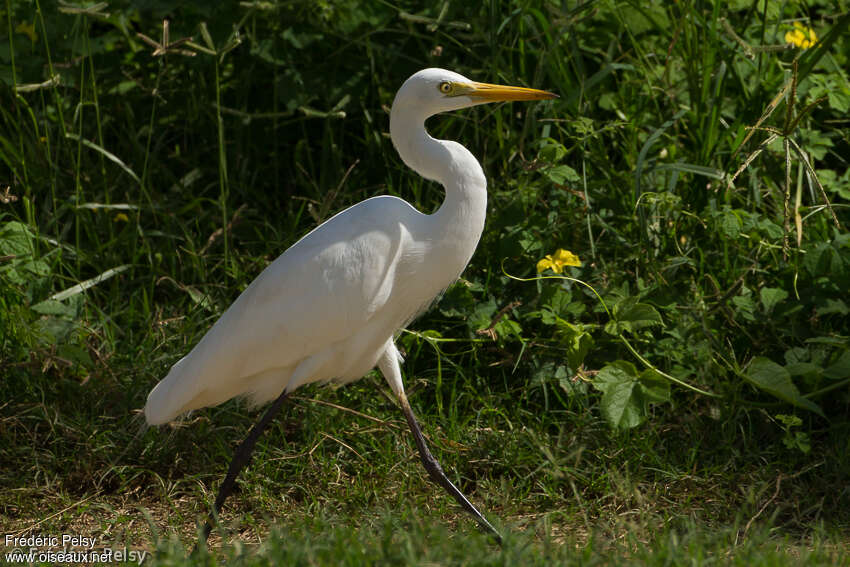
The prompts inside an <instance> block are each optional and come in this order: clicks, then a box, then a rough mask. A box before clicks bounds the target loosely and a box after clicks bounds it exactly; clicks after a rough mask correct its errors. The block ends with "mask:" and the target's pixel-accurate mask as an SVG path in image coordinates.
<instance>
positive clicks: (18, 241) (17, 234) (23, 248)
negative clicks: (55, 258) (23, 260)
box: [0, 221, 33, 256]
mask: <svg viewBox="0 0 850 567" xmlns="http://www.w3.org/2000/svg"><path fill="white" fill-rule="evenodd" d="M32 252H33V233H32V230H31V229H30V227H28V226H27V225H25V224H24V223H22V222H18V221H11V222H7V223H4V224H3V225H2V226H0V255H2V256H6V255H11V254H14V255H15V256H26V255H29V254H32Z"/></svg>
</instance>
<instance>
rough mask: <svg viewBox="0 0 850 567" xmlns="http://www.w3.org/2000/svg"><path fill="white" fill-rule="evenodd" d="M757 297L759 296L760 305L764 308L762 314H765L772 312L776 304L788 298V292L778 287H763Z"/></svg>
mask: <svg viewBox="0 0 850 567" xmlns="http://www.w3.org/2000/svg"><path fill="white" fill-rule="evenodd" d="M759 295H760V296H761V304H762V306H763V307H764V312H765V313H767V314H770V312H771V311H773V308H774V307H776V304H778V303H781V302H783V301H785V300H786V299H787V298H788V292H787V291H785V290H784V289H780V288H778V287H763V288H761V291H760V292H759Z"/></svg>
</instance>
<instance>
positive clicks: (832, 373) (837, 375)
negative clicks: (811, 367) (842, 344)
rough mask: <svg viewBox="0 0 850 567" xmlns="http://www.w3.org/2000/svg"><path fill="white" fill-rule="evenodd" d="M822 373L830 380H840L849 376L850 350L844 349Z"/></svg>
mask: <svg viewBox="0 0 850 567" xmlns="http://www.w3.org/2000/svg"><path fill="white" fill-rule="evenodd" d="M823 375H824V376H826V377H827V378H830V379H832V380H841V379H843V378H847V377H848V376H850V350H845V351H844V352H843V353H842V354H841V356H840V357H838V360H836V361H835V363H834V364H832V365H830V366H829V367H827V369H826V370H824V371H823Z"/></svg>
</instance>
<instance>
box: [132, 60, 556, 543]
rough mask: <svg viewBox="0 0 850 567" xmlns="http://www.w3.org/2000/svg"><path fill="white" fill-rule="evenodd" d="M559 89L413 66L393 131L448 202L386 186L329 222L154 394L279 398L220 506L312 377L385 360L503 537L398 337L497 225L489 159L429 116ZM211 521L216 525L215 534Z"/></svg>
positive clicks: (167, 404)
mask: <svg viewBox="0 0 850 567" xmlns="http://www.w3.org/2000/svg"><path fill="white" fill-rule="evenodd" d="M554 96H555V95H554V94H552V93H549V92H545V91H540V90H535V89H526V88H521V87H505V86H498V85H489V84H485V83H477V82H474V81H470V80H469V79H467V78H465V77H463V76H462V75H459V74H457V73H453V72H451V71H446V70H443V69H425V70H423V71H419V72H418V73H416V74H414V75H412V76H411V77H410V78H409V79H408V80H407V81H405V83H404V84H403V85H402V86H401V88H400V89H399V91H398V93H397V94H396V97H395V100H394V101H393V105H392V110H391V113H390V135H391V138H392V141H393V145H394V146H395V148H396V150H397V151H398V153H399V155H400V156H401V159H402V160H403V161H404V163H405V164H407V165H408V166H409V167H410V168H412V169H413V170H414V171H416V172H417V173H419V174H420V175H422V176H423V177H425V178H427V179H430V180H434V181H437V182H438V183H440V184H441V185H442V186H443V187H444V189H445V193H446V197H445V200H444V202H443V204H442V205H441V206H440V208H439V209H438V210H437V211H436V212H434V213H433V214H430V215H426V214H423V213H420V212H419V211H417V210H416V209H415V208H414V207H412V206H411V205H410V204H408V203H407V202H405V201H404V200H402V199H399V198H397V197H391V196H380V197H373V198H371V199H367V200H365V201H362V202H360V203H358V204H356V205H354V206H352V207H350V208H348V209H346V210H344V211H342V212H341V213H339V214H337V215H336V216H334V217H332V218H331V219H329V220H327V221H326V222H324V223H322V224H321V225H319V226H318V227H316V228H315V229H314V230H313V231H311V232H310V233H308V234H307V235H306V236H304V237H303V238H302V239H301V240H299V241H298V242H296V243H295V244H294V245H293V246H291V247H290V248H289V249H287V250H286V251H285V252H284V253H283V254H281V256H280V257H278V258H277V259H276V260H275V261H274V262H272V263H271V264H270V265H269V266H268V267H267V268H266V269H265V270H264V271H263V272H262V273H261V274H260V275H259V276H258V277H257V278H256V279H255V280H254V281H253V282H252V283H251V285H249V286H248V288H247V289H246V290H245V291H244V292H243V293H242V294H241V295H240V296H239V297H238V298H237V299H236V301H234V302H233V304H232V305H231V306H230V307H229V308H228V309H227V311H225V313H224V314H223V315H222V316H221V318H220V319H219V320H218V321H217V322H216V323H215V325H213V327H212V328H211V329H210V330H209V332H208V333H207V334H206V335H205V336H204V337H203V338H202V339H201V341H200V342H199V343H198V344H197V346H195V348H194V349H192V351H191V352H190V353H189V354H188V355H186V356H185V357H184V358H182V359H181V360H179V361H178V362H177V363H176V364H175V365H174V366H173V367H172V368H171V370H170V372H169V373H168V375H167V376H166V377H165V378H164V379H163V380H162V381H161V382H159V384H157V385H156V387H154V389H153V390H152V391H151V392H150V394H149V396H148V400H147V404H146V405H145V417H146V419H147V421H148V423H150V424H152V425H157V424H162V423H166V422H168V421H170V420H172V419H174V418H175V417H177V416H179V415H181V414H183V413H185V412H187V411H190V410H195V409H199V408H203V407H207V406H212V405H217V404H220V403H222V402H225V401H227V400H229V399H230V398H233V397H235V396H246V397H248V398H249V399H250V400H251V402H252V403H254V404H263V403H265V402H268V401H271V400H275V403H274V404H273V405H272V406H271V408H270V409H269V410H268V411H267V412H266V414H265V415H264V416H263V418H262V419H261V421H260V422H258V423H257V424H256V425H255V427H254V428H253V429H252V431H251V433H249V435H248V437H247V438H246V440H245V441H244V442H243V444H242V445H241V446H240V447H239V448H238V449H237V451H236V454H235V455H234V459H233V462H232V463H231V467H230V470H229V472H228V475H227V477H226V478H225V481H224V482H223V483H222V487H221V489H220V492H219V496H218V498H217V500H216V504H215V512H218V511H219V510H220V508H221V505H222V504H223V502H224V499H225V498H226V497H227V494H228V493H229V492H230V490H231V489H232V486H233V483H234V481H235V479H236V475H237V474H238V472H239V469H241V467H242V466H244V464H245V463H246V462H247V461H248V458H249V457H250V453H251V451H252V450H253V446H254V444H255V443H256V439H257V437H259V435H260V433H261V432H262V429H263V428H264V427H265V426H266V425H267V424H268V422H269V421H271V419H272V417H274V414H276V413H277V411H278V410H279V408H280V407H281V406H282V404H283V401H284V400H285V398H286V396H287V395H288V394H289V393H291V392H292V391H293V390H295V389H296V388H298V387H299V386H302V385H304V384H308V383H311V382H317V381H321V382H327V381H335V382H340V383H347V382H351V381H353V380H357V379H358V378H360V377H362V376H363V375H364V374H366V373H367V372H369V370H371V369H372V368H373V367H375V366H377V367H378V368H379V369H380V370H381V372H382V374H383V375H384V377H385V378H386V380H387V382H388V383H389V385H390V387H391V388H392V390H393V392H394V393H395V395H396V396H397V397H398V399H399V402H400V404H401V406H402V409H403V410H404V413H405V416H406V418H407V421H408V424H409V425H410V427H411V431H412V433H413V435H414V439H415V441H416V445H417V448H418V449H419V451H420V455H421V456H422V461H423V463H424V465H425V467H426V469H427V470H428V472H429V474H430V475H431V477H432V478H433V479H434V480H435V481H436V482H438V483H439V484H441V485H442V486H443V487H444V488H446V490H448V491H449V493H450V494H452V496H453V497H454V498H455V499H456V500H458V502H459V503H460V504H461V505H462V506H463V507H464V508H465V509H466V510H467V511H469V512H470V513H471V514H472V515H473V516H475V518H476V519H477V520H478V521H479V522H480V523H481V524H482V525H483V526H484V527H485V528H486V529H488V530H490V531H492V532H493V533H494V534H495V535H496V536H497V537H498V533H497V532H496V530H495V529H494V528H493V527H492V526H491V525H490V524H489V522H487V520H486V519H484V517H483V516H482V515H481V514H480V512H478V510H477V509H475V507H474V506H473V505H472V504H471V503H469V501H468V500H467V499H466V498H465V497H464V496H463V494H461V492H460V491H459V490H458V489H457V488H456V487H455V486H454V485H453V484H452V483H451V482H450V481H449V480H448V478H446V476H445V474H444V473H443V471H442V469H441V468H440V465H439V463H437V461H436V459H434V457H433V456H432V455H431V453H430V452H429V451H428V448H427V445H426V444H425V441H424V438H423V436H422V433H421V431H420V430H419V425H418V424H417V422H416V419H415V417H414V416H413V413H412V411H411V409H410V405H409V404H408V401H407V397H406V396H405V393H404V386H403V384H402V379H401V368H400V366H399V360H400V356H399V353H398V350H397V349H396V347H395V344H394V342H393V337H394V336H395V334H396V333H398V332H399V331H400V330H401V329H403V328H404V327H405V326H406V325H407V324H408V323H410V322H411V321H412V320H413V319H414V318H415V317H416V316H417V315H418V314H419V313H421V312H422V311H423V310H424V309H425V308H427V307H428V306H429V305H430V303H431V302H432V301H433V300H434V298H436V297H437V296H438V295H439V294H440V293H441V292H442V291H443V290H445V289H446V288H447V287H448V286H449V285H450V284H451V283H452V282H453V281H455V280H456V279H457V277H458V276H459V275H460V273H461V272H462V271H463V269H464V268H465V267H466V265H467V263H468V262H469V260H470V258H471V257H472V254H473V252H474V251H475V248H476V246H477V245H478V240H479V238H480V236H481V232H482V231H483V229H484V218H485V213H486V208H487V190H486V189H487V180H486V178H485V176H484V172H483V171H482V169H481V165H480V164H479V163H478V161H477V160H476V159H475V157H474V156H473V155H472V154H471V153H470V152H469V150H467V149H466V148H465V147H463V146H462V145H460V144H458V143H457V142H453V141H446V140H436V139H434V138H432V137H431V136H430V135H429V134H428V132H427V131H426V130H425V120H426V119H427V118H428V117H429V116H432V115H434V114H437V113H440V112H446V111H451V110H457V109H460V108H465V107H469V106H475V105H478V104H483V103H487V102H495V101H504V100H538V99H546V98H553V97H554ZM209 529H210V524H209V523H208V524H207V530H206V532H205V535H206V534H208V532H209Z"/></svg>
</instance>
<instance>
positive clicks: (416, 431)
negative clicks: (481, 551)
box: [398, 391, 502, 544]
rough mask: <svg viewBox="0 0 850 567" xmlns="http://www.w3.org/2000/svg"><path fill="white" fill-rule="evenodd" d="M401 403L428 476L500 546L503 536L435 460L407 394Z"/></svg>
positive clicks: (401, 394)
mask: <svg viewBox="0 0 850 567" xmlns="http://www.w3.org/2000/svg"><path fill="white" fill-rule="evenodd" d="M398 397H399V401H400V402H401V409H402V410H403V411H404V417H406V418H407V425H409V426H410V431H411V433H413V440H414V441H416V448H417V449H419V456H420V457H421V458H422V465H423V466H424V467H425V470H426V471H428V474H429V475H430V476H431V480H433V481H434V482H436V483H437V484H439V485H440V486H442V487H443V488H444V489H445V490H446V492H448V493H449V494H451V495H452V497H453V498H454V499H455V500H456V501H457V503H458V504H460V505H461V507H462V508H463V509H464V510H466V511H467V512H469V513H470V514H472V517H474V518H475V519H476V520H477V521H478V523H479V524H480V525H481V527H482V528H484V529H485V530H486V531H489V532H490V534H491V535H492V536H493V537H494V538H495V539H496V542H498V543H499V544H501V543H502V536H501V535H500V534H499V532H498V531H496V528H494V527H493V526H492V524H490V522H488V521H487V518H485V517H484V516H483V515H482V514H481V512H479V511H478V509H477V508H476V507H475V506H473V505H472V502H470V501H469V500H468V499H467V498H466V496H464V495H463V493H462V492H461V491H460V490H459V489H458V488H457V487H456V486H455V485H454V484H452V481H450V480H449V479H448V477H446V473H444V472H443V467H441V466H440V463H439V462H438V461H437V459H435V458H434V455H432V454H431V451H430V450H429V449H428V445H426V444H425V437H424V436H423V435H422V429H420V428H419V423H418V422H417V421H416V417H415V416H414V415H413V410H411V409H410V403H408V401H407V396H406V395H405V393H404V392H403V391H402V392H398Z"/></svg>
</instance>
